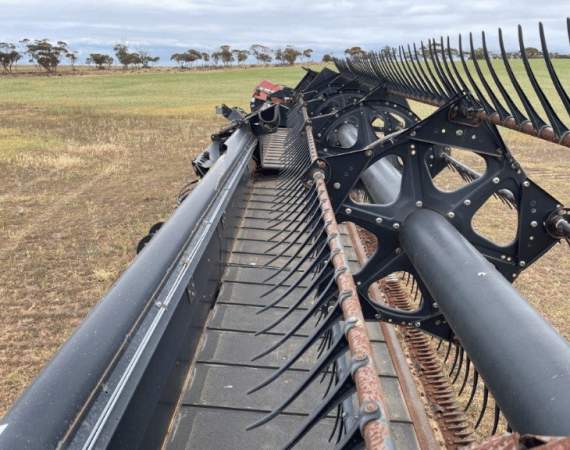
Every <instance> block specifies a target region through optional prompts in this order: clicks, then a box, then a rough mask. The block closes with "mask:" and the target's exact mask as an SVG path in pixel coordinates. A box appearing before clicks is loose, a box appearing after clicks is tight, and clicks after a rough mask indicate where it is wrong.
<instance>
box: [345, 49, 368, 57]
mask: <svg viewBox="0 0 570 450" xmlns="http://www.w3.org/2000/svg"><path fill="white" fill-rule="evenodd" d="M344 54H345V55H347V56H349V57H351V58H354V57H364V56H366V51H365V50H363V49H362V48H361V47H350V48H347V49H346V50H345V51H344Z"/></svg>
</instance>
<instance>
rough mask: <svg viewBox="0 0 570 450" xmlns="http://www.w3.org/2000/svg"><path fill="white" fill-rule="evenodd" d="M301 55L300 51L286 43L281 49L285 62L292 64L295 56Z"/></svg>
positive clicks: (295, 58)
mask: <svg viewBox="0 0 570 450" xmlns="http://www.w3.org/2000/svg"><path fill="white" fill-rule="evenodd" d="M301 55H302V53H301V52H300V51H299V50H297V49H296V48H295V47H292V46H290V45H288V46H287V47H285V50H283V55H282V58H283V60H284V61H285V62H287V64H290V65H293V64H295V61H297V58H298V57H299V56H301Z"/></svg>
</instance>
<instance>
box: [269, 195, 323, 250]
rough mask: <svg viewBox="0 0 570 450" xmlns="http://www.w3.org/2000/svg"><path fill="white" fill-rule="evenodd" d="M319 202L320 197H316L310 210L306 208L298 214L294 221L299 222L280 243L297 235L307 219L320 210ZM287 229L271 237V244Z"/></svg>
mask: <svg viewBox="0 0 570 450" xmlns="http://www.w3.org/2000/svg"><path fill="white" fill-rule="evenodd" d="M318 201H319V199H318V197H316V196H315V197H314V198H313V200H312V202H311V204H310V205H309V207H308V208H305V210H303V209H301V210H300V211H299V214H297V215H296V216H295V217H294V218H293V219H292V220H294V221H298V222H297V224H296V225H295V226H294V227H293V229H292V230H289V231H287V233H288V234H287V235H286V236H285V237H283V238H282V239H281V240H280V241H279V243H280V244H281V243H283V242H284V241H286V240H287V239H289V238H290V237H291V236H292V235H293V233H296V232H297V230H299V228H300V227H301V226H302V225H303V223H306V221H307V218H308V217H309V216H310V215H311V214H313V213H314V212H315V210H316V209H317V208H318V204H317V202H318ZM303 213H304V214H305V215H304V216H303V217H302V218H300V215H302V214H303ZM285 231H286V229H283V230H280V231H279V232H278V233H277V234H275V235H273V236H271V237H270V238H269V241H270V242H274V241H273V239H275V238H276V237H277V236H279V235H280V234H281V233H283V232H285ZM273 248H274V247H272V248H271V249H269V250H268V251H270V250H272V249H273Z"/></svg>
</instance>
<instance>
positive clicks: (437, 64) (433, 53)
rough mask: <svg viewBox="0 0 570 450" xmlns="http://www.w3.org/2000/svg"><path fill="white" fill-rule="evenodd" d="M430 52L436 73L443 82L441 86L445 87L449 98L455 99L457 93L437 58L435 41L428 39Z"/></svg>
mask: <svg viewBox="0 0 570 450" xmlns="http://www.w3.org/2000/svg"><path fill="white" fill-rule="evenodd" d="M428 51H429V55H430V58H431V62H432V64H433V67H434V69H435V73H436V74H437V76H438V77H439V79H440V80H441V84H442V85H443V87H444V90H445V91H446V96H447V98H451V97H453V96H454V95H456V93H455V91H454V90H453V87H452V86H451V84H450V83H449V80H448V79H447V78H446V76H445V74H444V73H443V68H442V67H441V63H440V62H439V57H438V56H437V47H436V45H435V40H432V39H428Z"/></svg>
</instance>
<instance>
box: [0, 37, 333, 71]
mask: <svg viewBox="0 0 570 450" xmlns="http://www.w3.org/2000/svg"><path fill="white" fill-rule="evenodd" d="M113 52H114V55H111V54H107V53H90V54H89V55H88V56H87V57H86V58H85V64H88V65H93V66H95V67H96V68H98V69H106V68H110V67H111V66H112V65H113V64H115V63H117V64H120V65H121V66H123V68H125V69H128V68H148V67H150V66H151V64H154V63H157V62H158V61H159V60H160V58H159V57H158V56H153V55H151V54H150V53H149V52H147V51H131V50H130V49H129V48H128V46H127V45H124V44H116V45H115V46H114V47H113ZM312 55H313V49H311V48H307V49H303V50H299V49H297V48H295V47H294V46H292V45H287V46H286V47H284V48H276V49H272V48H270V47H267V46H264V45H260V44H254V45H252V46H251V47H250V48H249V49H239V48H232V47H231V46H230V45H222V46H220V47H219V48H218V49H216V50H215V51H212V52H207V51H204V50H197V49H189V50H187V51H185V52H178V53H173V54H172V55H171V56H170V61H172V62H174V63H176V64H177V65H178V66H179V67H180V68H182V69H185V68H191V67H194V66H195V64H196V63H200V64H201V66H203V67H212V66H219V65H221V66H223V67H226V66H229V65H232V64H236V65H242V64H244V63H245V62H246V61H247V59H248V58H249V57H253V58H254V59H255V60H256V62H257V64H264V65H266V64H271V63H274V64H291V65H292V64H295V63H296V62H297V61H299V60H300V61H311V58H312ZM25 56H27V57H28V61H29V62H30V63H33V64H35V65H37V66H38V67H40V68H41V69H43V70H45V71H46V72H48V73H53V72H56V71H57V68H58V66H59V65H60V64H62V63H63V62H64V61H66V60H67V61H68V62H69V64H71V66H72V68H74V67H75V64H76V63H77V61H78V59H79V58H78V54H77V52H75V51H73V50H71V49H70V47H69V44H68V43H66V42H64V41H57V42H55V43H54V42H51V41H50V40H48V39H35V40H30V39H22V40H21V41H19V43H18V44H14V43H8V42H0V65H1V66H2V70H3V71H4V72H6V73H9V72H12V69H13V67H14V66H15V65H16V64H17V63H18V62H19V61H20V60H21V59H22V58H24V57H25ZM323 60H324V61H325V62H326V61H332V57H331V56H330V55H325V58H323Z"/></svg>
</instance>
